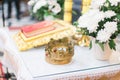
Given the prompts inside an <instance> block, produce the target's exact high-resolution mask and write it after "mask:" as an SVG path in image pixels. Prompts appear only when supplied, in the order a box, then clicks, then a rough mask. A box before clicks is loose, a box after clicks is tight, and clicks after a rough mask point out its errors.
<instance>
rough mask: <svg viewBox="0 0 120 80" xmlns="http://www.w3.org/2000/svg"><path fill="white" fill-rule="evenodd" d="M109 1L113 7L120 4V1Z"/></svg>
mask: <svg viewBox="0 0 120 80" xmlns="http://www.w3.org/2000/svg"><path fill="white" fill-rule="evenodd" d="M109 1H110V3H111V5H112V6H113V5H115V6H117V4H118V2H120V0H109Z"/></svg>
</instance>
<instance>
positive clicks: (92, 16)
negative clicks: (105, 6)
mask: <svg viewBox="0 0 120 80" xmlns="http://www.w3.org/2000/svg"><path fill="white" fill-rule="evenodd" d="M104 17H105V16H104V13H103V12H100V11H99V10H96V9H95V10H90V11H89V12H88V13H85V14H84V15H83V16H81V17H80V18H79V19H78V23H79V25H78V27H81V28H87V29H88V30H89V32H90V33H92V32H96V29H97V26H98V22H99V21H101V20H103V19H104Z"/></svg>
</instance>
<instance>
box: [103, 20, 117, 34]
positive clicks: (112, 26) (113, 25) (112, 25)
mask: <svg viewBox="0 0 120 80" xmlns="http://www.w3.org/2000/svg"><path fill="white" fill-rule="evenodd" d="M104 27H105V30H106V31H107V32H108V33H109V34H113V33H114V32H115V31H117V22H107V23H106V24H104Z"/></svg>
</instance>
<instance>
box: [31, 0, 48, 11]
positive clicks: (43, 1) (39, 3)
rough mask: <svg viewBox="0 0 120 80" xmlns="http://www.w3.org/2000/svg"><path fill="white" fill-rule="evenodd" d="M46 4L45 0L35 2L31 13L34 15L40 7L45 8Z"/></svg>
mask: <svg viewBox="0 0 120 80" xmlns="http://www.w3.org/2000/svg"><path fill="white" fill-rule="evenodd" d="M46 4H47V1H46V0H39V1H37V2H36V4H35V5H34V7H33V12H34V13H36V12H37V10H38V9H40V8H41V7H42V6H45V5H46Z"/></svg>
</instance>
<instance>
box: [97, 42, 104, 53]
mask: <svg viewBox="0 0 120 80" xmlns="http://www.w3.org/2000/svg"><path fill="white" fill-rule="evenodd" d="M98 44H99V46H100V47H101V49H102V50H103V51H104V44H103V43H98Z"/></svg>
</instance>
